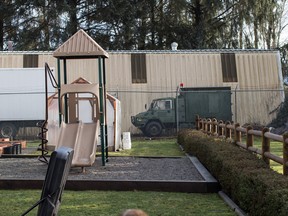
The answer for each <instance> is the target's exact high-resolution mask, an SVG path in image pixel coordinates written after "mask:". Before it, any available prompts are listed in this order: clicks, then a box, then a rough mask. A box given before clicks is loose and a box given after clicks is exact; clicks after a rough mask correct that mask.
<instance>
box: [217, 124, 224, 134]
mask: <svg viewBox="0 0 288 216" xmlns="http://www.w3.org/2000/svg"><path fill="white" fill-rule="evenodd" d="M220 124H223V121H222V120H220V121H219V122H218V131H217V132H218V137H221V136H223V127H220Z"/></svg>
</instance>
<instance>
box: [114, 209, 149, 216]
mask: <svg viewBox="0 0 288 216" xmlns="http://www.w3.org/2000/svg"><path fill="white" fill-rule="evenodd" d="M120 216H148V214H147V213H145V212H144V211H143V210H141V209H127V210H125V211H124V212H122V214H120Z"/></svg>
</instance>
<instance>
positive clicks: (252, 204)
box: [178, 130, 288, 216]
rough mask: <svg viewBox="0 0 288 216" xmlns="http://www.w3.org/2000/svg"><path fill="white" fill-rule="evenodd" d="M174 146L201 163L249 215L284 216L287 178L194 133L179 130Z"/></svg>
mask: <svg viewBox="0 0 288 216" xmlns="http://www.w3.org/2000/svg"><path fill="white" fill-rule="evenodd" d="M178 143H179V144H180V145H182V147H183V149H184V150H185V151H186V152H187V153H188V154H191V155H194V156H196V157H197V158H198V159H199V160H200V161H201V163H202V164H203V165H204V166H205V167H206V168H207V169H208V170H209V171H210V172H211V174H212V175H213V176H214V177H215V178H216V179H217V180H218V181H219V183H220V185H221V187H222V190H223V191H224V192H225V193H226V194H228V195H229V196H230V198H231V199H232V200H233V201H234V202H235V203H237V204H238V205H239V206H240V207H241V208H242V209H243V210H244V211H245V212H247V213H248V214H249V215H262V216H265V215H269V216H271V215H277V216H280V215H283V216H284V215H288V214H287V213H288V177H287V176H283V175H282V174H279V173H277V172H275V171H273V170H272V169H270V168H269V166H268V165H267V164H266V163H264V161H263V160H262V159H260V158H259V157H257V156H256V155H255V154H253V153H251V152H249V151H246V150H245V149H242V148H240V147H238V146H236V145H234V144H233V143H228V142H226V141H225V140H222V139H218V138H215V137H209V136H207V135H206V134H204V133H202V132H201V131H196V130H183V131H180V132H179V134H178Z"/></svg>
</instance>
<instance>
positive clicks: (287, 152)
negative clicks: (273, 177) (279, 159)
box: [283, 132, 288, 175]
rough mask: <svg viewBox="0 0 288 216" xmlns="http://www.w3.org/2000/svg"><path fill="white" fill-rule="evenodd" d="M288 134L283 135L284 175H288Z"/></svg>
mask: <svg viewBox="0 0 288 216" xmlns="http://www.w3.org/2000/svg"><path fill="white" fill-rule="evenodd" d="M287 138H288V133H287V132H286V133H284V134H283V175H288V166H287V165H286V163H287V162H288V140H287V141H286V139H287Z"/></svg>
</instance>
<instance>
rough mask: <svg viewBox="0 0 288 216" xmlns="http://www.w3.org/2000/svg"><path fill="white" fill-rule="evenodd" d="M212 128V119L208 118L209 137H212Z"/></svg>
mask: <svg viewBox="0 0 288 216" xmlns="http://www.w3.org/2000/svg"><path fill="white" fill-rule="evenodd" d="M211 126H212V124H211V119H210V118H208V119H207V134H208V135H211Z"/></svg>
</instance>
